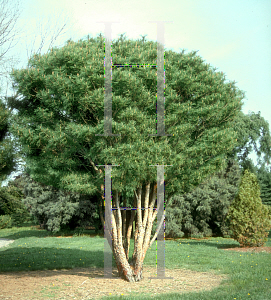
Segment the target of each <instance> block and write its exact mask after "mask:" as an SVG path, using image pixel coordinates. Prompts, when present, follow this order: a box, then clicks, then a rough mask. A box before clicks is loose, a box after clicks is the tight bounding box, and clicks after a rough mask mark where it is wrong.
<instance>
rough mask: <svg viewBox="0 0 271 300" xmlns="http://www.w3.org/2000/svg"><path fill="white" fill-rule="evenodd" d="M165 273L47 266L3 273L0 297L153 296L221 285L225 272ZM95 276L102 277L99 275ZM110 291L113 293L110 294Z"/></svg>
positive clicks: (79, 298) (152, 269) (62, 299)
mask: <svg viewBox="0 0 271 300" xmlns="http://www.w3.org/2000/svg"><path fill="white" fill-rule="evenodd" d="M165 275H166V277H173V279H149V278H148V277H151V276H152V277H155V276H156V267H148V266H144V267H143V279H142V280H141V281H139V282H135V283H130V282H127V281H125V280H123V279H120V278H117V277H118V272H117V269H116V268H113V272H112V277H113V278H115V279H104V278H103V276H104V269H103V268H101V269H98V268H75V269H71V270H47V271H27V272H24V271H23V272H5V273H0V282H1V284H0V285H1V289H0V298H1V299H2V300H11V299H12V300H15V299H16V300H30V299H31V300H40V299H57V300H66V299H67V300H68V299H69V300H70V299H73V300H74V299H75V300H88V299H100V298H101V297H104V296H115V295H124V296H129V295H130V296H136V295H139V294H140V293H142V294H144V295H150V296H152V297H154V296H155V295H157V294H159V295H160V294H164V293H184V292H193V291H194V292H195V291H203V290H206V291H210V290H212V289H214V288H216V287H218V286H219V285H220V284H221V282H222V280H223V279H227V278H228V277H227V276H226V275H216V274H214V273H212V272H197V271H191V270H185V269H182V270H180V269H174V270H168V269H166V270H165ZM95 277H101V278H98V279H96V278H95ZM110 293H111V294H110Z"/></svg>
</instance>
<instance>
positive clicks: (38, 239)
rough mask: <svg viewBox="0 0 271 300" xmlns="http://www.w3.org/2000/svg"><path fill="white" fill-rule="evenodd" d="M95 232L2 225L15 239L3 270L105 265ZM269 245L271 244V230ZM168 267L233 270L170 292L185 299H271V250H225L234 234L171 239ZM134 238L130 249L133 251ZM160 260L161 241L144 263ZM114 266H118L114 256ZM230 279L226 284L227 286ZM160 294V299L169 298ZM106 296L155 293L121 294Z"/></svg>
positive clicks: (1, 258) (0, 258)
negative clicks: (211, 283)
mask: <svg viewBox="0 0 271 300" xmlns="http://www.w3.org/2000/svg"><path fill="white" fill-rule="evenodd" d="M90 233H92V234H93V232H92V231H89V230H86V231H84V232H82V231H81V234H80V235H79V234H78V231H73V232H65V233H63V232H62V233H57V234H55V236H59V235H64V234H66V235H73V238H72V239H69V238H63V239H60V238H56V237H55V236H53V234H52V233H50V232H47V231H46V230H38V229H36V228H35V227H30V226H28V227H21V228H9V229H1V230H0V238H7V239H13V240H15V241H14V242H13V243H12V244H10V245H9V246H8V247H4V248H0V273H1V272H12V271H16V272H18V271H29V270H54V269H73V268H88V267H97V268H103V267H104V264H103V259H104V252H103V249H104V239H103V237H99V236H96V237H95V236H94V237H91V240H90V237H89V235H88V234H90ZM270 233H271V232H270ZM270 233H269V239H268V242H266V243H265V245H264V246H267V247H271V236H270ZM165 245H166V253H165V263H166V269H176V268H177V269H189V270H192V271H200V272H208V271H214V272H215V273H216V274H226V275H229V278H230V279H229V280H226V281H225V282H223V283H222V284H221V285H220V286H219V287H218V288H215V289H214V290H212V291H210V292H206V291H205V292H191V293H186V294H171V295H168V296H167V298H168V299H170V300H173V299H183V300H188V299H189V300H192V299H193V300H205V299H206V300H210V299H217V300H221V299H223V300H227V299H229V300H235V299H236V300H237V299H238V300H239V299H253V300H268V299H271V254H270V253H265V252H261V253H250V252H237V251H225V250H222V249H220V248H221V247H230V246H232V245H239V243H238V242H236V241H234V240H233V239H224V238H209V239H202V240H192V239H184V238H181V239H178V240H166V242H165ZM133 248H134V244H133V240H131V248H130V253H129V255H130V256H132V253H133ZM145 265H147V266H155V265H156V243H153V245H152V247H151V249H149V250H148V251H147V254H146V257H145V260H144V266H145ZM112 266H113V267H115V266H116V264H115V261H114V260H113V264H112ZM225 285H226V286H225ZM164 298H165V296H164V295H161V296H156V297H155V299H164ZM103 299H153V298H150V297H145V296H144V295H138V296H136V297H131V296H130V297H126V296H121V297H120V296H115V297H110V296H108V297H106V298H103Z"/></svg>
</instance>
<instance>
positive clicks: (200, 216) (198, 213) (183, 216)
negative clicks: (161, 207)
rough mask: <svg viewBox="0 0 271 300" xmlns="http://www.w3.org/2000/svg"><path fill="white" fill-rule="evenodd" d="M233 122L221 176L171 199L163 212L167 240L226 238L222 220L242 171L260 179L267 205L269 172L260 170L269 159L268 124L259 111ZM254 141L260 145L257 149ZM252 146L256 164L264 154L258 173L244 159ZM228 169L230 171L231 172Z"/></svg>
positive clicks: (237, 185) (226, 228) (227, 228)
mask: <svg viewBox="0 0 271 300" xmlns="http://www.w3.org/2000/svg"><path fill="white" fill-rule="evenodd" d="M232 123H233V128H234V130H235V131H236V132H237V145H236V146H235V148H234V149H233V151H231V152H229V153H227V157H228V160H227V161H228V164H227V165H228V167H227V169H225V172H224V175H223V173H221V174H220V175H219V174H215V175H214V176H213V177H212V178H211V180H209V181H207V182H205V183H204V184H201V185H199V186H198V187H197V188H196V189H195V190H194V191H193V192H191V193H187V194H184V195H178V196H176V197H174V200H173V202H172V205H171V206H169V207H168V209H167V212H166V237H182V236H183V235H185V236H191V237H201V236H210V235H211V233H212V235H218V236H224V237H228V236H229V233H230V230H229V226H228V225H229V222H227V224H228V225H226V223H225V222H224V221H223V222H221V220H224V218H225V216H226V214H227V212H228V209H229V207H230V204H231V203H232V201H233V200H234V198H235V196H236V192H237V191H238V187H239V181H240V178H241V176H243V174H244V172H245V170H249V171H250V172H252V173H253V174H255V175H258V174H259V175H258V177H259V181H260V182H261V180H262V185H261V189H262V190H263V191H262V192H263V198H262V199H263V201H265V203H267V204H268V203H269V202H268V201H269V200H267V199H270V196H269V194H268V186H270V184H271V181H270V173H267V172H268V171H267V169H266V168H264V167H263V165H264V164H265V163H266V162H267V163H268V161H269V159H270V140H271V139H270V131H269V124H268V122H267V121H266V120H265V119H264V118H263V117H261V116H260V112H258V113H257V114H255V113H254V112H252V113H250V114H248V115H245V114H244V113H242V112H240V113H239V115H238V116H237V117H236V119H235V120H233V122H232ZM257 141H259V144H260V146H259V148H258V147H257V144H256V142H257ZM252 145H253V146H254V150H255V151H256V153H257V156H258V164H260V157H261V155H262V154H265V156H264V160H263V162H261V163H262V167H261V169H260V170H258V169H257V168H256V166H254V163H253V161H252V160H251V159H248V157H247V156H248V154H249V153H251V151H252ZM233 165H234V166H233ZM230 166H232V167H233V169H231V170H230ZM238 166H239V168H238ZM229 170H230V171H229ZM263 170H266V172H265V173H264V174H265V175H260V174H263V173H262V172H264V171H263ZM227 177H228V178H227ZM264 178H265V179H264ZM227 179H230V183H227V181H228V180H227ZM207 199H208V200H207ZM265 199H266V200H265Z"/></svg>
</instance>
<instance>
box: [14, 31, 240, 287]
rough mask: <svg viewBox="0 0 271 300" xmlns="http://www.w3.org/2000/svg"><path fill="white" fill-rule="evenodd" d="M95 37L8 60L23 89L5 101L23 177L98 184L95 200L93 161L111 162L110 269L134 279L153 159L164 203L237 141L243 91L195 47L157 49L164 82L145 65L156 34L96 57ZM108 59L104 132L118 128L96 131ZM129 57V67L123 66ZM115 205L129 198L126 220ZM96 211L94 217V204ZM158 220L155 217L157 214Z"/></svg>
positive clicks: (98, 174) (221, 162)
mask: <svg viewBox="0 0 271 300" xmlns="http://www.w3.org/2000/svg"><path fill="white" fill-rule="evenodd" d="M104 42H106V41H105V40H104V38H103V37H102V36H101V37H100V38H96V39H88V40H85V41H83V40H80V41H78V43H75V42H68V43H67V44H66V45H65V46H64V47H63V48H61V49H52V51H51V52H50V53H46V54H45V55H34V56H33V57H32V58H31V59H30V60H29V67H28V69H26V70H24V69H22V70H14V71H13V72H12V74H11V76H12V78H13V80H14V82H15V84H16V87H17V89H18V92H19V93H20V94H21V95H22V96H23V99H21V100H20V101H15V100H16V99H15V100H14V101H13V103H11V102H12V101H11V102H10V105H11V106H13V107H14V108H16V109H18V111H19V112H18V114H17V115H16V120H14V122H13V126H12V131H11V132H12V134H14V135H15V136H17V137H18V139H19V140H20V142H21V143H22V145H23V146H24V148H23V150H25V152H26V163H27V164H28V165H30V172H29V174H30V176H31V178H32V179H33V180H36V181H37V182H40V183H44V184H47V185H52V186H54V187H56V188H58V189H62V190H67V191H70V192H78V193H80V194H86V195H90V196H91V195H94V194H97V193H99V196H100V197H99V198H100V199H99V208H100V209H101V210H104V205H105V204H104V199H105V197H104V192H105V191H104V185H105V182H104V177H105V167H103V166H104V165H109V164H111V165H116V166H112V170H111V177H112V190H111V191H112V206H114V207H116V208H117V210H116V213H115V214H113V212H110V218H112V219H111V225H112V252H113V254H114V258H115V261H116V264H117V267H118V271H119V276H120V277H121V278H124V279H126V280H128V281H129V282H134V281H140V280H141V279H142V270H143V261H144V258H145V255H146V252H147V250H148V249H149V248H150V247H151V245H152V243H153V242H154V241H155V239H156V236H157V232H156V235H154V236H153V237H151V229H152V227H153V224H154V220H155V217H157V214H158V210H157V209H156V210H155V208H157V201H156V200H157V189H156V184H157V171H159V170H158V169H157V165H158V166H159V165H160V166H161V165H170V167H166V168H165V174H164V175H165V177H164V179H165V185H164V192H165V194H164V195H165V198H164V200H165V209H166V207H167V204H168V203H170V201H171V197H172V196H173V195H175V194H177V193H187V192H189V191H191V190H192V189H193V188H195V187H196V186H198V185H199V184H200V183H201V182H202V181H203V180H205V179H207V178H210V176H212V175H213V174H214V173H216V172H218V171H219V170H223V169H224V168H225V165H226V153H227V152H229V151H231V150H232V149H233V148H234V147H235V145H236V142H237V137H236V136H237V134H236V132H235V130H234V129H233V123H232V122H233V120H234V119H235V118H236V116H237V115H238V113H239V112H240V110H241V108H242V104H243V103H242V99H243V98H244V95H243V93H242V92H241V91H239V89H238V88H237V87H236V86H235V83H234V82H226V79H225V75H224V74H223V73H222V72H215V70H214V68H212V67H210V65H209V64H206V63H204V61H203V59H202V58H200V57H199V56H197V55H196V52H192V53H189V54H185V53H184V51H182V52H181V53H175V52H173V51H167V50H165V53H164V69H165V74H166V79H165V86H164V79H163V78H162V77H161V76H162V75H161V74H162V73H163V72H164V70H162V71H163V72H162V73H161V72H158V70H157V69H156V68H152V67H150V66H151V65H158V62H159V61H160V59H158V58H157V46H158V45H157V43H153V42H144V43H143V42H141V41H130V40H129V41H127V40H119V41H117V42H112V47H111V48H112V58H109V59H106V63H105V61H104V55H105V53H104V50H105V44H106V49H108V48H107V46H110V45H108V43H107V42H106V43H104ZM158 48H160V46H159V47H158ZM106 57H107V55H106ZM111 60H112V64H114V65H115V67H114V68H113V67H112V77H111V83H110V84H111V85H112V93H111V94H112V119H111V117H109V119H110V120H112V134H120V135H121V136H114V135H113V136H110V135H102V134H105V128H104V126H105V125H106V123H107V122H105V119H104V118H105V115H104V112H105V110H107V109H105V108H106V107H105V102H104V101H105V85H106V86H107V84H105V79H106V78H105V67H106V69H107V70H108V67H110V68H111V66H110V64H109V63H111ZM131 64H132V65H134V67H132V68H131V67H125V66H127V65H131ZM137 64H140V67H137ZM117 65H118V66H121V67H117ZM143 65H144V66H143ZM159 70H160V68H159ZM158 73H159V74H158ZM107 78H108V77H107ZM158 79H159V80H158ZM158 82H159V86H160V82H161V83H162V84H163V89H164V90H163V91H164V97H165V98H164V101H165V102H164V104H165V107H164V109H165V114H163V116H164V115H165V117H164V120H163V121H164V124H165V133H166V134H169V135H170V136H166V135H161V136H160V135H158V136H151V135H152V134H158V133H157V129H158V127H157V126H158V125H157V118H158V120H159V119H160V118H159V115H157V116H156V114H158V113H157V110H156V104H157V93H158V91H157V84H158ZM111 85H110V86H111ZM108 86H109V85H108ZM156 117H157V118H156ZM143 195H144V196H143ZM124 196H125V197H124ZM162 205H163V204H162ZM120 207H137V208H138V209H137V210H134V211H133V212H134V213H133V215H132V216H131V220H130V222H129V228H128V230H126V229H125V226H123V224H125V222H126V221H125V220H126V214H125V213H124V214H123V215H122V216H121V212H120ZM141 208H148V210H147V209H146V210H142V209H141ZM100 218H101V220H102V223H103V224H104V221H105V220H104V219H103V218H104V211H100ZM134 218H136V222H137V224H136V228H135V231H136V234H135V236H137V238H136V239H135V243H134V255H133V258H134V268H131V266H130V264H129V262H128V258H129V245H130V238H131V231H130V229H131V227H132V224H133V221H134ZM160 222H161V223H160V226H162V222H163V219H160ZM122 230H124V232H122ZM126 231H127V232H126Z"/></svg>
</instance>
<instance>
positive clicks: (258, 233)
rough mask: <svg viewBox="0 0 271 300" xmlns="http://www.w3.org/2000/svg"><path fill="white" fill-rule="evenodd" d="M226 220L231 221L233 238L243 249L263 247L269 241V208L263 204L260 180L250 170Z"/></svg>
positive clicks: (270, 219) (245, 174)
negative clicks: (246, 247) (245, 247)
mask: <svg viewBox="0 0 271 300" xmlns="http://www.w3.org/2000/svg"><path fill="white" fill-rule="evenodd" d="M226 218H227V219H228V220H229V221H230V229H231V230H232V232H233V238H234V239H235V240H236V241H238V242H239V243H240V246H241V247H242V246H249V247H261V246H263V245H264V243H265V242H266V241H267V238H266V237H267V236H268V232H269V230H270V229H271V217H270V216H269V210H268V208H267V206H266V205H264V204H262V201H261V198H260V186H259V183H258V179H257V177H256V175H255V174H253V173H250V172H249V171H248V170H246V171H245V173H244V176H243V177H242V180H241V183H240V187H239V192H238V195H237V196H236V197H235V199H234V201H233V202H232V204H231V206H230V208H229V212H228V215H227V217H226Z"/></svg>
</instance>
